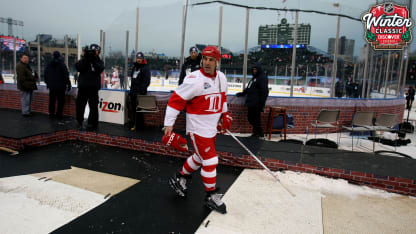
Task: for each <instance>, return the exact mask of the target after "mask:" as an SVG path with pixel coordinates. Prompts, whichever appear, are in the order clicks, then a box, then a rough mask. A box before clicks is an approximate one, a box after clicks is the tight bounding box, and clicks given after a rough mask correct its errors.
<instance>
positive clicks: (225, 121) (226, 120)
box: [217, 112, 233, 133]
mask: <svg viewBox="0 0 416 234" xmlns="http://www.w3.org/2000/svg"><path fill="white" fill-rule="evenodd" d="M232 122H233V117H231V114H230V113H229V112H225V113H222V124H218V125H217V130H218V131H220V132H221V133H224V132H225V130H230V128H231V123H232Z"/></svg>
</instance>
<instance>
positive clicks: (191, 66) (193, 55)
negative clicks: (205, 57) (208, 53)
mask: <svg viewBox="0 0 416 234" xmlns="http://www.w3.org/2000/svg"><path fill="white" fill-rule="evenodd" d="M189 54H190V56H189V57H187V58H186V59H185V62H184V63H183V65H182V69H181V74H180V75H179V82H178V84H179V85H181V84H182V83H183V79H185V76H187V75H189V74H190V73H191V72H194V71H196V70H199V69H200V68H201V54H200V53H198V49H197V48H196V47H195V46H192V47H191V48H190V49H189Z"/></svg>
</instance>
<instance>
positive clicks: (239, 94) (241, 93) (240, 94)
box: [235, 92, 244, 97]
mask: <svg viewBox="0 0 416 234" xmlns="http://www.w3.org/2000/svg"><path fill="white" fill-rule="evenodd" d="M243 95H244V93H243V92H239V93H236V94H235V96H237V97H241V96H243Z"/></svg>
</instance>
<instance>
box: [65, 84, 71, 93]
mask: <svg viewBox="0 0 416 234" xmlns="http://www.w3.org/2000/svg"><path fill="white" fill-rule="evenodd" d="M71 89H72V86H71V85H70V84H68V85H67V86H66V91H67V92H69V91H71Z"/></svg>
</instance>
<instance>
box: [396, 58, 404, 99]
mask: <svg viewBox="0 0 416 234" xmlns="http://www.w3.org/2000/svg"><path fill="white" fill-rule="evenodd" d="M404 53H405V52H404V50H403V51H402V56H401V57H402V58H401V60H400V71H399V81H398V82H397V88H396V95H397V97H400V93H401V90H400V84H401V82H402V74H403V63H404Z"/></svg>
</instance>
